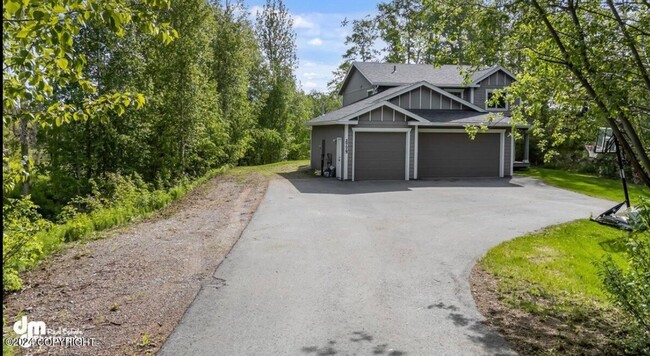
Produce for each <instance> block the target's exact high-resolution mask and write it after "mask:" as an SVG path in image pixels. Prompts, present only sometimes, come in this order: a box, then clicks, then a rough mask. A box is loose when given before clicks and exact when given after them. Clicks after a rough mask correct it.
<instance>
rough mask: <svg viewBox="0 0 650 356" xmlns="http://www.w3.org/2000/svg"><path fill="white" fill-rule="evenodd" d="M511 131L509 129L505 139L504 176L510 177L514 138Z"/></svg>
mask: <svg viewBox="0 0 650 356" xmlns="http://www.w3.org/2000/svg"><path fill="white" fill-rule="evenodd" d="M511 131H512V130H511V129H507V130H506V133H505V139H504V147H503V156H504V157H503V176H504V177H510V176H512V172H511V170H512V164H513V162H512V136H511V135H510V132H511Z"/></svg>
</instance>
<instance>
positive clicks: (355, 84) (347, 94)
mask: <svg viewBox="0 0 650 356" xmlns="http://www.w3.org/2000/svg"><path fill="white" fill-rule="evenodd" d="M370 89H373V86H372V85H370V82H369V81H368V80H367V79H366V78H365V77H364V76H363V75H361V73H359V71H358V70H356V69H352V73H351V74H350V80H349V81H348V83H347V85H346V86H345V88H344V90H343V106H345V105H350V104H352V103H354V102H357V101H359V100H361V99H364V98H367V97H368V90H370Z"/></svg>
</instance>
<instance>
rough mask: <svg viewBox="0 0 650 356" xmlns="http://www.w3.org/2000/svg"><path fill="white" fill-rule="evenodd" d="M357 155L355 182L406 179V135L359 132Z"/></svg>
mask: <svg viewBox="0 0 650 356" xmlns="http://www.w3.org/2000/svg"><path fill="white" fill-rule="evenodd" d="M355 155H356V157H355V158H354V160H355V162H354V170H355V172H354V174H355V177H354V179H355V180H370V179H404V170H405V165H406V157H405V155H406V134H405V133H403V132H381V133H380V132H357V133H356V134H355Z"/></svg>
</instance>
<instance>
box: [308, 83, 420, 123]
mask: <svg viewBox="0 0 650 356" xmlns="http://www.w3.org/2000/svg"><path fill="white" fill-rule="evenodd" d="M407 86H408V85H402V86H399V87H394V88H390V89H387V90H384V91H382V92H381V93H378V94H375V95H373V96H369V97H367V98H365V99H362V100H359V101H357V102H355V103H352V104H350V105H346V106H344V107H342V108H340V109H338V110H334V111H330V112H328V113H326V114H325V115H321V116H318V117H315V118H313V119H311V120H309V124H311V125H313V124H318V123H323V122H334V121H337V120H340V119H342V118H344V117H346V116H348V115H351V114H354V113H356V112H357V111H360V110H363V109H365V108H367V107H369V106H371V105H373V104H376V103H378V102H381V101H384V99H385V98H387V97H389V96H391V95H392V94H394V93H396V92H398V91H400V90H402V89H404V88H406V87H407Z"/></svg>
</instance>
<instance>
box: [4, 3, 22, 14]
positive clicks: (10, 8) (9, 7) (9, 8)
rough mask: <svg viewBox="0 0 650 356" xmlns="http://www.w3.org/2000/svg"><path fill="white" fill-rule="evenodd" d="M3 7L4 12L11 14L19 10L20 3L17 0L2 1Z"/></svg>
mask: <svg viewBox="0 0 650 356" xmlns="http://www.w3.org/2000/svg"><path fill="white" fill-rule="evenodd" d="M3 7H4V10H5V12H6V13H7V14H8V15H10V16H12V15H14V14H16V13H17V12H18V11H19V10H20V7H21V6H20V3H18V2H17V1H9V2H6V3H4V4H3Z"/></svg>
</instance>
